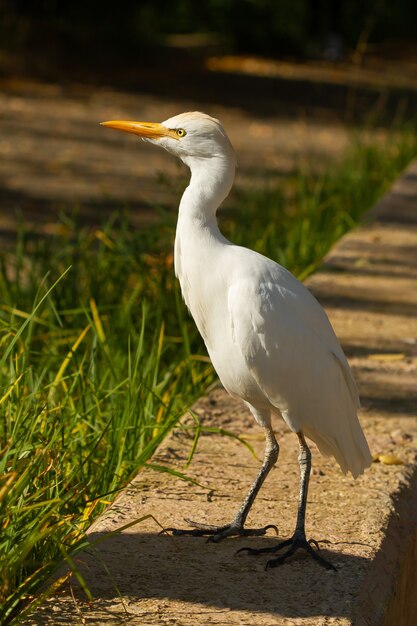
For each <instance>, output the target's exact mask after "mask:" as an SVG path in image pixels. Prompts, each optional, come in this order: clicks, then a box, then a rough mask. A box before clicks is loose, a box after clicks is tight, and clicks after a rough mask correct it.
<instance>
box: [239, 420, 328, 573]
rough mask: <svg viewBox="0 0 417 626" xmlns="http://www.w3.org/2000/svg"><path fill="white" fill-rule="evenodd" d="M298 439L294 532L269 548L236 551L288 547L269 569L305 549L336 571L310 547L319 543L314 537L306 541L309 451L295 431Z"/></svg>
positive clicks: (255, 551) (263, 550)
mask: <svg viewBox="0 0 417 626" xmlns="http://www.w3.org/2000/svg"><path fill="white" fill-rule="evenodd" d="M297 435H298V441H299V445H300V454H299V456H298V462H299V465H300V499H299V503H298V513H297V524H296V527H295V532H294V534H293V536H292V537H291V539H286V540H285V541H280V542H279V543H278V544H277V545H276V546H271V547H269V548H259V549H254V548H241V550H238V552H243V551H245V552H247V553H248V554H255V555H256V554H264V553H268V552H269V553H275V552H278V550H281V549H282V548H288V550H286V551H285V552H284V554H282V555H281V556H279V557H276V558H275V559H270V560H269V561H268V562H267V564H266V566H265V569H269V568H270V567H278V566H279V565H282V564H283V563H284V562H285V561H286V559H287V558H288V557H289V556H291V555H292V554H294V553H295V552H296V551H297V550H300V549H302V550H305V551H306V552H307V553H308V554H310V555H311V556H312V557H313V559H314V560H315V561H317V563H319V564H320V565H322V566H323V567H325V568H326V569H332V570H335V571H336V568H335V567H334V565H332V564H331V563H329V562H328V561H326V559H324V558H323V557H321V556H320V555H319V554H317V552H316V550H314V548H313V547H312V545H314V546H315V547H316V548H317V549H320V548H319V545H318V543H317V541H316V540H315V539H310V540H308V541H307V538H306V533H305V516H306V508H307V493H308V483H309V480H310V472H311V452H310V448H309V447H308V445H307V443H306V440H305V439H304V435H303V434H302V432H299V433H297Z"/></svg>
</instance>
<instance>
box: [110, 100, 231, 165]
mask: <svg viewBox="0 0 417 626" xmlns="http://www.w3.org/2000/svg"><path fill="white" fill-rule="evenodd" d="M102 125H103V126H108V127H109V128H114V129H116V130H121V131H123V132H126V133H133V134H134V135H138V136H139V137H141V138H142V139H144V140H145V141H149V142H150V143H153V144H155V145H157V146H160V147H161V148H164V149H165V150H167V151H168V152H170V153H171V154H173V155H175V156H177V157H179V158H180V159H181V160H182V161H184V163H186V164H187V165H188V166H189V167H192V166H193V163H195V162H201V160H204V161H205V160H207V159H213V158H216V157H217V158H220V159H227V160H228V161H229V162H230V161H231V162H233V165H234V164H235V153H234V150H233V147H232V144H231V143H230V140H229V137H228V136H227V134H226V131H225V130H224V128H223V126H222V125H221V123H220V122H219V120H217V119H215V118H214V117H210V115H206V114H205V113H199V112H197V111H194V112H190V113H181V114H180V115H176V116H175V117H171V118H169V119H168V120H166V121H165V122H162V124H160V123H154V122H131V121H120V120H113V121H110V122H102Z"/></svg>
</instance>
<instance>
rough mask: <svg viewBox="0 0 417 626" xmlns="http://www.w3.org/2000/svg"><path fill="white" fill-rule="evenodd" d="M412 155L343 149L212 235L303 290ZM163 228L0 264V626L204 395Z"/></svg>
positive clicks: (268, 189) (31, 251)
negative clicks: (292, 277) (328, 163)
mask: <svg viewBox="0 0 417 626" xmlns="http://www.w3.org/2000/svg"><path fill="white" fill-rule="evenodd" d="M416 154H417V140H416V139H415V135H414V133H412V132H406V131H404V132H402V133H397V134H395V135H394V134H393V135H392V136H391V137H390V139H389V140H387V142H386V143H385V144H384V145H379V146H378V147H375V146H370V145H359V144H358V145H356V146H354V147H353V148H352V150H351V152H350V153H349V154H347V155H346V157H345V158H344V159H343V160H342V162H341V163H340V164H338V165H336V166H334V167H333V168H332V169H327V170H326V171H325V172H324V173H322V174H320V175H317V174H310V175H307V174H306V173H300V172H298V173H295V174H293V175H291V176H290V177H288V179H287V180H286V181H285V182H284V183H283V184H282V185H279V186H277V185H269V186H265V188H264V189H262V190H259V189H255V190H253V191H246V192H245V193H244V194H242V193H239V192H235V193H234V195H233V197H232V199H231V201H230V202H229V204H228V206H227V208H226V210H225V211H224V213H223V218H222V228H223V230H224V232H225V233H226V234H227V236H229V237H230V238H231V239H232V240H233V241H235V242H236V243H241V244H244V245H248V246H251V247H254V248H255V249H257V250H259V251H260V252H263V253H265V254H267V255H268V256H270V257H272V258H275V259H276V260H278V261H279V262H281V263H283V264H284V265H286V266H287V267H288V268H289V269H290V270H292V271H294V272H295V273H296V274H297V275H299V276H301V277H305V276H306V275H308V274H309V273H311V272H312V271H313V270H314V269H315V268H316V267H317V265H318V264H319V263H320V260H321V259H322V257H323V255H324V254H325V253H326V252H327V251H328V249H329V248H330V247H331V245H332V244H333V243H334V242H335V241H336V240H337V239H338V238H339V237H340V236H341V235H342V234H343V233H344V232H346V230H348V229H349V228H351V227H352V226H353V225H354V224H355V223H356V222H357V220H358V219H359V217H360V216H361V214H362V213H363V211H364V210H366V209H367V208H369V207H370V206H371V205H372V204H373V203H374V202H375V200H376V199H377V198H378V197H379V196H380V195H381V194H382V193H383V192H384V191H385V190H386V189H387V187H388V186H389V184H390V183H391V182H392V181H393V180H394V179H395V177H396V176H397V175H398V174H399V173H400V172H401V171H402V169H403V168H404V166H405V165H406V164H407V163H408V162H409V161H410V160H411V158H412V157H414V156H415V155H416ZM174 228H175V220H174V217H172V216H170V215H166V216H165V217H164V218H163V219H162V221H161V222H160V223H159V224H157V225H153V226H150V227H147V228H146V229H144V230H141V231H140V232H138V231H136V232H135V231H134V229H133V228H132V227H131V225H130V224H129V222H128V221H127V220H122V223H121V224H120V223H119V224H116V223H113V222H109V223H107V224H106V225H105V226H103V227H101V228H99V229H97V230H91V229H90V230H89V229H87V228H80V227H79V226H78V225H77V223H76V222H75V221H73V220H72V219H71V218H69V217H65V218H63V220H62V228H61V231H60V234H57V235H56V236H54V237H53V238H49V239H36V238H33V237H31V236H30V233H25V232H24V231H23V230H21V231H20V235H19V238H18V243H17V248H16V252H15V253H14V254H10V253H8V254H3V255H2V256H1V258H0V290H1V305H0V342H1V355H2V357H1V360H0V366H1V369H0V375H1V382H0V410H1V412H2V420H1V424H0V450H1V455H0V520H1V527H2V531H1V535H0V602H1V604H2V620H3V622H4V623H18V621H19V619H21V617H22V615H23V614H24V611H25V607H27V605H28V602H29V601H30V600H31V598H32V597H33V596H34V594H36V592H38V591H39V589H40V586H41V585H43V584H44V583H45V581H46V580H47V578H48V576H49V575H50V574H51V572H52V571H53V570H54V568H55V567H56V565H57V563H59V561H60V560H62V559H65V560H67V561H68V562H69V563H70V562H72V559H71V554H73V551H74V549H75V548H76V546H77V545H80V542H81V543H82V541H83V537H84V533H85V530H86V529H87V528H88V526H89V525H90V524H91V522H92V520H93V519H94V518H95V517H96V516H97V515H98V514H99V513H100V512H101V511H102V510H103V508H104V507H105V506H106V505H107V503H108V502H110V501H111V500H112V498H113V497H114V496H115V494H117V492H118V491H119V490H120V489H121V488H122V487H123V486H124V485H125V484H126V482H127V481H128V480H129V479H130V478H131V477H132V476H133V475H134V473H135V472H136V471H137V470H138V468H140V467H141V466H143V465H144V464H146V463H147V462H148V461H149V459H150V457H151V455H152V453H153V452H154V450H155V449H156V448H157V446H158V444H159V443H160V442H161V440H162V439H163V437H164V436H165V435H166V434H167V432H169V430H170V428H171V427H172V426H173V425H174V424H175V423H176V422H177V420H178V418H179V417H180V416H181V415H182V414H183V412H184V411H185V410H186V408H187V407H189V406H190V404H191V403H192V402H193V400H195V399H196V398H197V397H198V396H199V395H201V393H202V392H203V391H204V389H205V388H206V387H207V385H208V384H209V383H210V382H211V381H212V380H213V379H214V374H213V370H212V368H211V366H210V364H209V363H208V360H207V357H206V356H205V351H204V347H203V345H202V342H201V340H200V338H199V337H198V334H197V332H196V330H195V327H194V324H193V322H192V321H191V320H190V318H189V316H188V314H187V313H186V311H185V308H184V305H183V304H182V302H181V298H180V294H179V291H178V286H177V284H176V281H175V279H174V275H173V267H172V254H171V250H172V245H173V238H174ZM46 593H47V591H46Z"/></svg>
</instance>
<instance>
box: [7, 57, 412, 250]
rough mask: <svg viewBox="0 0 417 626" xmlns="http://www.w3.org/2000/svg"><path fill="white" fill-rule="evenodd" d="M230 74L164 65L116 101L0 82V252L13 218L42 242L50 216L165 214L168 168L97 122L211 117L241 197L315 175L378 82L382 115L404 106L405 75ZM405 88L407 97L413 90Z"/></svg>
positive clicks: (215, 64) (316, 70) (370, 104)
mask: <svg viewBox="0 0 417 626" xmlns="http://www.w3.org/2000/svg"><path fill="white" fill-rule="evenodd" d="M230 63H231V61H230V60H227V59H226V60H224V61H223V63H221V62H220V61H219V60H217V61H216V60H213V59H212V60H210V59H208V60H207V63H206V66H205V68H203V69H201V68H200V69H198V70H196V68H194V67H191V69H187V67H186V66H184V68H185V69H184V71H182V70H183V68H182V67H181V72H180V71H179V69H178V68H175V66H174V61H173V62H172V66H168V67H164V68H163V70H162V69H161V68H159V69H158V68H157V69H156V70H154V71H153V72H152V71H151V70H148V72H147V73H146V72H145V73H144V72H142V73H139V72H138V74H137V76H136V77H135V79H133V78H129V80H127V79H126V80H125V81H124V82H125V83H126V84H127V85H128V86H125V87H124V88H119V89H115V88H111V87H108V86H105V85H101V86H91V85H88V84H83V85H82V84H74V83H67V84H62V83H58V82H55V83H52V82H50V83H47V82H40V81H36V80H31V79H27V78H26V79H23V78H22V79H11V78H9V79H6V78H3V79H2V80H1V81H0V123H1V132H0V207H1V213H0V234H1V233H2V234H3V240H5V238H7V236H8V235H12V234H13V232H14V230H15V228H16V223H17V220H18V219H20V218H21V216H23V218H24V219H25V220H26V222H27V223H29V224H34V225H35V226H36V228H38V229H39V228H41V229H42V230H44V231H46V232H53V231H54V227H55V226H54V225H55V222H56V217H57V215H58V214H59V212H61V211H62V210H66V211H73V210H76V211H77V212H79V213H80V214H81V217H82V220H83V221H85V222H88V221H97V220H98V219H100V217H99V216H100V215H101V214H103V213H104V214H105V215H107V214H109V213H111V212H113V211H114V210H120V209H121V208H122V209H125V208H126V207H127V206H128V207H129V208H130V210H131V212H132V214H133V215H136V216H138V218H139V219H143V217H144V215H146V216H148V217H149V216H152V213H153V210H152V207H153V206H154V205H155V203H163V204H165V205H166V206H169V207H174V208H175V207H176V201H177V199H178V198H177V195H176V193H175V192H173V190H172V189H171V188H170V186H169V185H168V186H167V185H164V184H161V182H160V181H161V174H162V178H166V177H168V178H169V179H172V178H174V179H175V178H176V177H177V176H178V175H179V172H180V169H179V166H178V163H177V162H176V161H175V160H174V159H173V158H172V157H170V156H169V155H167V154H163V153H162V152H161V151H159V150H156V149H155V150H149V148H147V147H145V146H143V145H142V144H141V142H139V141H136V140H135V139H134V138H132V137H127V136H124V135H122V134H120V133H112V132H110V131H109V130H107V129H103V128H101V127H100V126H99V122H100V121H103V120H107V119H115V118H116V119H117V118H122V119H123V118H125V119H144V120H156V121H162V120H164V119H166V118H168V117H170V116H172V115H174V114H176V113H179V112H181V111H186V110H194V109H197V110H204V111H206V112H207V113H210V114H212V115H214V116H216V117H219V118H220V119H221V120H222V122H223V123H224V125H225V127H226V129H227V130H228V132H229V134H230V137H231V139H232V142H233V144H234V145H235V147H236V151H237V155H238V162H239V169H238V173H237V179H236V184H237V185H240V186H241V185H244V184H248V183H249V184H254V183H255V184H262V183H263V181H264V180H265V177H266V176H269V177H270V178H272V179H278V178H279V176H280V175H282V173H287V172H288V171H290V170H291V169H292V168H293V166H294V163H295V162H299V161H300V159H301V158H309V159H310V160H312V161H313V162H316V163H321V162H323V161H326V160H329V159H334V158H335V157H337V156H338V155H340V154H341V153H342V152H343V150H344V148H345V147H346V145H347V143H348V141H349V139H350V138H351V137H352V128H353V127H354V126H355V123H354V122H352V117H353V118H354V115H353V114H351V113H352V111H354V110H355V111H356V110H358V111H361V112H362V113H361V118H362V120H363V119H364V118H365V117H366V115H367V114H369V113H370V112H372V111H376V112H377V111H378V107H379V108H380V107H381V106H383V107H388V105H389V102H390V97H391V96H389V92H387V84H389V80H390V79H389V77H390V76H391V78H392V82H393V89H394V92H393V93H394V95H393V96H392V98H391V99H392V100H393V103H391V104H390V106H391V108H392V109H393V110H395V107H396V106H397V108H398V107H399V106H400V104H401V102H402V103H403V105H404V101H405V102H408V100H407V98H408V97H409V94H408V95H407V96H405V95H404V94H403V92H402V91H401V89H402V86H403V83H406V82H407V80H408V78H407V76H408V74H407V73H406V75H405V77H404V80H403V82H401V81H400V82H399V75H400V76H401V72H399V69H398V68H395V69H396V71H394V70H393V69H391V72H390V73H389V72H387V71H385V72H384V71H382V69H381V68H380V69H379V70H378V71H374V72H373V73H371V74H370V73H369V71H367V72H365V70H363V71H361V70H360V68H359V69H358V68H356V69H355V68H354V70H355V71H354V72H353V73H352V71H353V70H352V68H350V67H345V68H343V67H341V68H334V67H333V68H332V67H327V68H323V67H321V66H315V65H314V64H313V65H308V64H305V65H302V64H290V63H286V64H282V63H281V64H279V63H278V62H274V63H272V66H271V63H269V64H266V67H264V65H265V64H262V63H261V62H260V61H257V62H256V63H254V62H252V63H248V61H245V62H244V61H243V60H242V61H241V62H239V63H238V64H237V66H236V63H237V62H236V60H235V61H234V62H233V63H234V65H233V63H232V66H231V67H230ZM401 67H402V68H403V71H404V66H401ZM179 76H180V79H179V80H178V77H179ZM320 76H321V77H322V78H321V80H322V82H320V81H319V77H320ZM375 76H376V78H375ZM158 77H159V80H157V78H158ZM366 81H368V82H366ZM372 81H374V82H372ZM384 81H385V82H384ZM408 82H409V84H410V90H411V92H410V93H412V94H414V91H413V89H414V83H411V82H410V81H409V80H408ZM365 83H366V85H367V87H366V88H365V87H364V85H365ZM355 85H356V86H355ZM387 93H388V95H387ZM395 102H396V103H397V104H396V105H395ZM403 105H401V106H403ZM388 108H389V107H388ZM405 108H406V107H405ZM403 109H404V106H403ZM347 120H350V121H349V122H348V121H347ZM381 134H383V131H381V132H378V133H375V134H374V137H376V136H377V135H378V136H379V135H381ZM145 150H146V152H145Z"/></svg>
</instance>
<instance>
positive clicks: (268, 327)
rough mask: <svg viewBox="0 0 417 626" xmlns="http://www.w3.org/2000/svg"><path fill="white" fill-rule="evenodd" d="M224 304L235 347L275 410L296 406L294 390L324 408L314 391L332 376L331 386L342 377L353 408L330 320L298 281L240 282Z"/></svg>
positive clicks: (353, 394) (352, 389)
mask: <svg viewBox="0 0 417 626" xmlns="http://www.w3.org/2000/svg"><path fill="white" fill-rule="evenodd" d="M228 307H229V315H230V324H231V327H232V335H233V339H234V342H235V344H236V347H237V349H239V350H240V351H241V353H242V355H243V356H244V358H245V361H246V363H247V366H248V368H249V369H250V371H251V373H252V374H253V376H254V378H255V380H256V381H257V383H258V385H259V386H260V387H261V389H262V391H263V392H264V393H265V395H266V396H267V398H268V399H269V400H270V402H271V403H272V404H273V405H274V406H276V407H277V408H279V409H280V410H281V412H282V411H285V410H287V409H288V408H290V405H292V406H293V408H294V409H295V408H296V407H299V406H300V401H299V398H300V393H304V397H305V402H307V403H308V402H310V403H318V404H319V405H323V406H316V407H315V409H316V410H320V408H321V409H323V410H324V408H325V407H324V405H325V404H326V403H325V402H324V401H322V402H320V393H321V392H322V389H323V388H324V387H326V388H327V387H328V386H329V383H330V384H331V381H332V380H333V381H335V382H334V384H335V385H337V386H340V385H341V384H343V381H344V385H346V387H347V390H348V395H349V396H350V402H351V404H352V406H354V407H355V408H356V407H357V406H358V403H359V401H358V393H357V388H356V384H355V381H354V379H353V376H352V372H351V370H350V368H349V365H348V363H347V361H346V357H345V355H344V353H343V351H342V349H341V347H340V345H339V342H338V340H337V338H336V336H335V334H334V331H333V329H332V327H331V325H330V322H329V320H328V319H327V316H326V314H325V313H324V311H323V309H322V308H321V306H320V305H319V303H318V302H317V301H316V299H315V298H314V297H313V296H312V295H311V294H310V292H309V291H308V290H307V289H306V288H305V287H304V286H303V285H302V284H301V283H298V281H296V280H295V279H293V284H292V282H291V284H290V285H285V284H284V285H282V284H277V282H267V281H265V282H256V281H251V280H241V281H239V282H236V283H234V284H233V285H232V286H231V287H230V289H229V293H228ZM318 386H320V387H321V388H322V389H320V388H318ZM333 392H334V393H335V394H336V393H337V389H334V390H333ZM327 393H330V394H331V393H332V390H330V392H329V391H328V392H327ZM311 408H312V409H314V407H311ZM300 416H301V415H300Z"/></svg>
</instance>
